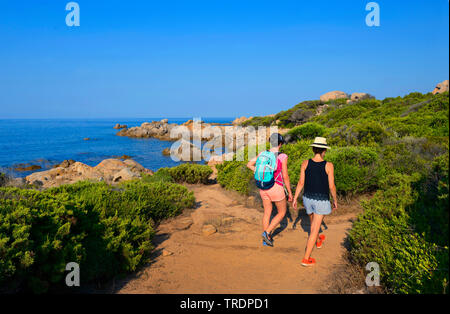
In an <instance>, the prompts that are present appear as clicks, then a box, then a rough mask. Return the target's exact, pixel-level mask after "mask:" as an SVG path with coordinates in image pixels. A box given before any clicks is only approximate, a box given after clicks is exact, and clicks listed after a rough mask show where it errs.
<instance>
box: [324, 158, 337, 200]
mask: <svg viewBox="0 0 450 314" xmlns="http://www.w3.org/2000/svg"><path fill="white" fill-rule="evenodd" d="M325 171H326V172H327V174H328V186H329V187H330V192H331V196H332V197H333V207H334V208H333V209H337V208H338V203H337V193H336V185H335V184H334V166H333V164H332V163H331V162H327V164H326V166H325Z"/></svg>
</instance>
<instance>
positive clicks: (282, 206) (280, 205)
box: [266, 199, 287, 234]
mask: <svg viewBox="0 0 450 314" xmlns="http://www.w3.org/2000/svg"><path fill="white" fill-rule="evenodd" d="M275 205H276V206H277V210H278V214H277V215H276V216H275V217H273V219H272V222H271V223H270V225H269V227H268V228H267V229H266V231H267V233H269V234H270V233H271V232H272V231H273V229H275V227H276V226H278V224H279V223H280V222H281V221H282V220H283V218H284V216H285V215H286V208H287V205H286V199H283V200H281V201H279V202H275Z"/></svg>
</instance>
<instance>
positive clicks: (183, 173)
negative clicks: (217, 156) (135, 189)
mask: <svg viewBox="0 0 450 314" xmlns="http://www.w3.org/2000/svg"><path fill="white" fill-rule="evenodd" d="M212 173H213V171H212V169H211V168H210V167H209V166H207V165H200V164H191V163H185V164H181V165H178V166H176V167H172V168H160V169H159V170H158V171H156V172H155V173H154V174H153V175H146V176H144V177H143V181H145V182H177V183H189V184H197V183H203V184H206V183H208V180H209V177H210V175H211V174H212Z"/></svg>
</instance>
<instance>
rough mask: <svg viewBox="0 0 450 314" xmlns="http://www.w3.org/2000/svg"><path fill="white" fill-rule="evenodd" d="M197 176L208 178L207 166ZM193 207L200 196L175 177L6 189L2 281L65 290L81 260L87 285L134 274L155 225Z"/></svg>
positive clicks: (22, 287)
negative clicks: (71, 267) (69, 270)
mask: <svg viewBox="0 0 450 314" xmlns="http://www.w3.org/2000/svg"><path fill="white" fill-rule="evenodd" d="M189 167H190V169H191V168H194V167H195V166H189ZM183 169H184V168H183ZM179 170H180V169H178V171H179ZM164 171H165V170H163V171H161V173H162V172H164ZM178 171H176V172H174V173H175V174H177V173H179V172H178ZM193 172H195V171H193ZM198 173H200V174H202V175H201V176H200V177H199V180H200V181H201V180H203V179H204V173H205V170H204V168H201V169H200V170H199V171H198ZM3 177H4V176H3V175H2V176H1V178H2V181H3ZM175 179H177V180H176V181H178V177H176V176H175ZM194 204H195V198H194V195H193V193H192V192H190V191H188V189H187V188H186V187H184V186H182V185H179V184H177V183H172V182H170V180H154V181H153V182H148V180H140V179H135V180H132V181H127V182H123V183H121V184H119V185H116V186H111V185H108V184H106V183H104V182H98V183H92V182H86V181H85V182H77V183H75V184H70V185H69V184H68V185H62V186H60V187H55V188H50V189H46V190H42V191H40V190H36V189H34V188H32V187H31V186H30V187H29V188H23V189H20V188H14V187H0V221H1V222H2V223H1V224H0V257H1V261H2V262H1V263H0V286H1V287H2V289H4V290H6V291H33V292H35V293H42V292H47V291H56V290H55V289H64V276H65V275H66V272H65V267H66V264H67V263H69V262H76V263H78V264H79V265H80V269H81V272H80V273H81V281H82V282H83V283H89V282H104V281H106V280H108V279H110V278H111V277H113V276H115V275H118V274H124V273H127V272H131V271H135V270H136V269H137V268H138V267H139V266H141V265H144V264H145V263H146V262H148V261H149V256H150V253H151V251H152V249H153V245H152V238H153V236H154V234H155V231H154V228H155V225H156V224H158V223H159V222H160V221H161V220H163V219H165V218H169V217H174V216H176V215H178V214H180V213H181V212H182V210H183V209H185V208H191V207H193V206H194Z"/></svg>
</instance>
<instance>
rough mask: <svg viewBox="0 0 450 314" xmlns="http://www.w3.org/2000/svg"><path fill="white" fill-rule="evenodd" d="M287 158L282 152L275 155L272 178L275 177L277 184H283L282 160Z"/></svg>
mask: <svg viewBox="0 0 450 314" xmlns="http://www.w3.org/2000/svg"><path fill="white" fill-rule="evenodd" d="M287 159H288V156H287V155H286V154H282V153H280V154H279V155H278V157H277V170H275V173H274V174H273V175H274V178H275V183H276V184H278V185H281V186H283V182H284V181H283V173H282V170H283V162H284V161H286V160H287Z"/></svg>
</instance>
